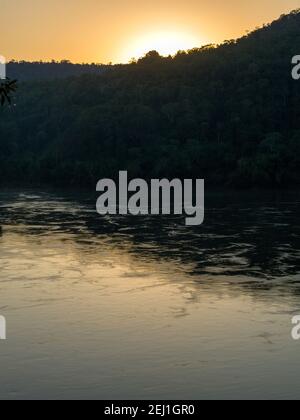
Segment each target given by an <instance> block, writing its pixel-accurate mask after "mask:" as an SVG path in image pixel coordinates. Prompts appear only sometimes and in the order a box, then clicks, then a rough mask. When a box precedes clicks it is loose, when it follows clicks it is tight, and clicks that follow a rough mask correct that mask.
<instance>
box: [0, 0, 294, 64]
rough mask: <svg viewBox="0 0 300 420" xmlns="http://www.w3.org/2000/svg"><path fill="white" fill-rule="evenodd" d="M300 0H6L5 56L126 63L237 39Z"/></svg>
mask: <svg viewBox="0 0 300 420" xmlns="http://www.w3.org/2000/svg"><path fill="white" fill-rule="evenodd" d="M296 8H300V0H252V1H248V0H247V1H246V0H226V1H225V0H148V1H143V0H108V1H102V0H1V9H0V10H1V25H0V40H1V41H0V54H1V55H4V56H5V57H6V58H7V59H12V58H14V59H24V60H39V59H42V60H50V59H56V60H61V59H69V60H71V61H74V62H83V61H84V62H93V61H94V62H102V63H108V62H110V61H111V62H113V63H117V62H127V61H129V59H130V58H131V57H138V56H140V55H141V54H143V53H144V52H146V51H147V50H149V49H157V50H159V51H160V52H161V53H162V54H167V53H173V52H174V51H175V50H176V49H186V48H193V47H196V46H201V45H202V44H207V43H218V42H221V41H223V40H225V39H231V38H236V37H239V36H240V35H242V34H244V33H245V31H246V30H252V29H254V28H255V27H256V26H260V25H262V24H263V23H268V22H271V21H272V20H274V19H275V18H277V17H278V16H279V15H280V14H282V13H287V12H289V11H291V10H292V9H296Z"/></svg>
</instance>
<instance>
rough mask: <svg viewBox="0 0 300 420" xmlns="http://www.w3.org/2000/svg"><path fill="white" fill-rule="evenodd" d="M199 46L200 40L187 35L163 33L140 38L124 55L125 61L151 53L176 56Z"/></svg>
mask: <svg viewBox="0 0 300 420" xmlns="http://www.w3.org/2000/svg"><path fill="white" fill-rule="evenodd" d="M197 46H199V40H198V39H197V38H196V37H195V36H193V35H191V34H187V33H180V32H175V31H174V32H172V31H170V32H168V31H161V32H155V33H149V34H147V35H143V36H141V37H138V39H136V40H135V41H134V42H132V44H131V45H130V48H129V49H128V51H126V52H125V54H124V59H125V61H127V62H128V61H129V60H130V59H131V58H140V57H143V56H144V55H145V54H146V53H147V52H149V51H153V50H155V51H157V52H158V53H159V54H160V55H162V56H168V55H174V54H176V53H177V51H179V50H188V49H192V48H195V47H197Z"/></svg>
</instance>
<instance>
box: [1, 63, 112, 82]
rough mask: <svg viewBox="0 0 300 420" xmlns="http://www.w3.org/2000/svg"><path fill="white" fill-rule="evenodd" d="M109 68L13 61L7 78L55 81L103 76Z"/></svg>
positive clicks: (91, 65)
mask: <svg viewBox="0 0 300 420" xmlns="http://www.w3.org/2000/svg"><path fill="white" fill-rule="evenodd" d="M106 68H107V66H106V65H104V64H96V63H92V64H74V63H71V62H70V61H68V60H63V61H54V60H53V61H50V62H43V61H35V62H28V61H11V62H9V63H8V64H7V76H8V77H9V78H10V79H17V80H19V81H40V80H54V79H61V78H66V77H71V76H80V75H82V74H101V73H102V72H103V71H105V70H106Z"/></svg>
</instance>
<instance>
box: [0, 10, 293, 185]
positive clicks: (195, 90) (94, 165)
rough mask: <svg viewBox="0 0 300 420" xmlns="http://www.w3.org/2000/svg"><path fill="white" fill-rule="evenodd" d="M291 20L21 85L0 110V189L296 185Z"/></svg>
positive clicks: (285, 17)
mask: <svg viewBox="0 0 300 420" xmlns="http://www.w3.org/2000/svg"><path fill="white" fill-rule="evenodd" d="M297 54H300V12H299V11H296V12H293V13H291V14H289V15H287V16H282V17H281V18H280V19H279V20H277V21H276V22H274V23H272V24H271V25H267V26H265V27H263V28H261V29H259V30H256V31H255V32H253V33H250V34H248V35H247V36H245V37H243V38H241V39H239V40H237V41H226V42H225V43H224V44H222V45H220V46H206V47H203V48H200V49H194V50H191V51H188V52H179V53H178V54H177V55H176V56H175V57H168V58H163V57H160V56H159V55H158V54H157V53H155V52H150V53H149V54H147V55H146V56H145V57H144V58H142V59H140V60H138V61H137V62H132V63H131V64H129V65H126V66H116V67H114V66H113V67H111V68H109V69H108V70H107V71H105V72H103V73H102V74H101V75H97V74H90V75H82V76H79V77H71V78H68V79H65V80H62V79H58V80H56V81H41V82H31V83H26V84H21V85H20V87H19V89H18V94H17V96H16V97H15V100H14V103H15V105H12V106H11V107H5V109H2V110H0V156H1V166H0V180H1V182H2V184H4V185H6V184H7V183H9V182H15V183H21V182H32V183H37V182H47V183H53V184H58V185H79V184H81V185H86V184H89V185H93V186H94V185H95V183H96V181H97V180H98V179H99V178H101V177H115V176H117V174H118V171H119V170H122V169H126V170H128V171H129V174H130V176H132V177H144V178H154V177H169V178H171V177H180V178H187V177H198V178H199V177H201V178H202V177H203V178H205V179H206V182H207V183H208V184H211V185H212V184H216V185H222V186H223V185H235V186H242V187H249V186H280V187H283V188H287V187H288V186H291V185H299V183H300V82H297V81H294V80H293V79H292V77H291V69H292V66H291V58H292V57H293V56H294V55H297Z"/></svg>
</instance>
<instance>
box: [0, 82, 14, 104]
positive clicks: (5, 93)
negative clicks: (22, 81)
mask: <svg viewBox="0 0 300 420" xmlns="http://www.w3.org/2000/svg"><path fill="white" fill-rule="evenodd" d="M16 88H17V81H16V80H10V79H4V80H2V81H1V82H0V103H1V105H2V106H3V105H4V104H5V102H6V101H7V102H8V103H11V94H12V93H13V92H15V91H16Z"/></svg>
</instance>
